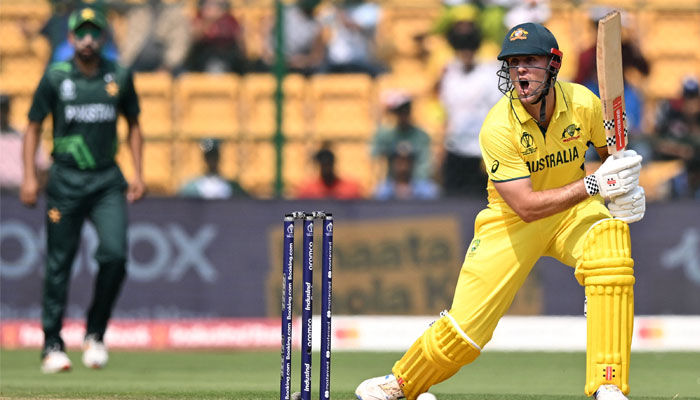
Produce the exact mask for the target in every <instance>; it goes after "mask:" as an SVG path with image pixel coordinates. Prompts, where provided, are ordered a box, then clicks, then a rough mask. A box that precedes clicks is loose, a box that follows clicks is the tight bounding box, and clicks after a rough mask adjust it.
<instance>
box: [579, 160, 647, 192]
mask: <svg viewBox="0 0 700 400" xmlns="http://www.w3.org/2000/svg"><path fill="white" fill-rule="evenodd" d="M641 170H642V156H640V155H638V154H637V152H636V151H634V150H625V152H624V153H623V155H622V157H620V158H615V157H612V156H611V157H608V158H607V160H605V162H604V163H603V164H602V165H601V166H600V167H599V168H598V170H597V171H595V172H594V173H592V174H591V175H588V176H587V177H585V178H584V183H585V185H586V192H588V194H589V195H590V196H593V195H595V194H597V193H600V195H601V196H603V198H605V199H609V198H611V197H616V196H620V195H623V194H625V193H628V192H629V191H631V190H632V189H634V188H635V187H637V186H639V171H641Z"/></svg>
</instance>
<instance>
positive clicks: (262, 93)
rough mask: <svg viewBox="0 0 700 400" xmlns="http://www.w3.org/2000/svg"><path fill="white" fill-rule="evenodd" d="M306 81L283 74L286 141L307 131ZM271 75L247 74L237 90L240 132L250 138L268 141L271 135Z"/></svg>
mask: <svg viewBox="0 0 700 400" xmlns="http://www.w3.org/2000/svg"><path fill="white" fill-rule="evenodd" d="M307 86H308V84H307V81H306V79H305V78H304V77H303V76H301V75H296V74H294V75H287V76H286V78H285V80H284V84H283V91H284V108H283V109H284V114H283V125H282V129H283V132H284V134H285V136H286V137H287V138H302V137H304V136H305V135H306V133H307V132H308V130H309V128H308V117H307V114H308V111H307V104H306V94H307ZM276 87H277V82H276V80H275V77H274V76H273V75H271V74H248V75H246V76H245V78H244V79H243V86H242V88H241V95H242V107H244V112H243V114H242V115H244V118H243V120H242V125H243V130H244V132H246V133H247V135H248V136H249V137H252V138H268V139H269V138H271V137H272V135H273V134H274V132H275V112H276V110H275V98H274V96H275V90H276Z"/></svg>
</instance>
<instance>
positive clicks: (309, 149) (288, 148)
mask: <svg viewBox="0 0 700 400" xmlns="http://www.w3.org/2000/svg"><path fill="white" fill-rule="evenodd" d="M239 146H240V148H239V149H238V152H239V159H238V161H239V165H240V169H239V171H240V173H239V174H238V177H239V182H240V184H241V185H242V186H243V187H244V188H245V189H246V190H248V191H249V192H250V193H253V194H254V195H255V196H258V197H270V196H272V195H273V194H274V183H275V177H276V176H275V169H276V149H275V145H274V143H273V142H271V141H260V140H255V141H245V142H240V143H239ZM314 151H315V148H314V147H313V145H312V144H310V143H309V142H303V141H290V142H287V143H286V144H285V145H284V148H283V153H282V179H283V182H284V186H285V187H284V191H285V193H286V194H288V195H289V194H290V193H291V192H292V191H293V189H294V184H295V183H296V182H299V181H300V180H306V179H309V178H310V177H313V176H314V174H315V173H317V172H316V170H315V169H314V163H313V159H312V157H313V154H314Z"/></svg>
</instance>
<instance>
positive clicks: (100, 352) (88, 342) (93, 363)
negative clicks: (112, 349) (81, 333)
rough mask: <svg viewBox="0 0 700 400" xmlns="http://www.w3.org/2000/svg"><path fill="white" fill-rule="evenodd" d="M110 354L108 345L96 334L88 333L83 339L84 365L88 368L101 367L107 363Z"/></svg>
mask: <svg viewBox="0 0 700 400" xmlns="http://www.w3.org/2000/svg"><path fill="white" fill-rule="evenodd" d="M107 360H109V354H108V353H107V347H105V344H104V342H103V341H101V340H97V338H96V337H95V336H92V335H88V336H86V337H85V340H84V341H83V365H85V366H86V367H88V368H93V369H100V368H102V367H104V366H105V365H106V364H107Z"/></svg>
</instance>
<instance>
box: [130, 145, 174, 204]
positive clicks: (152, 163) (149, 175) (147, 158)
mask: <svg viewBox="0 0 700 400" xmlns="http://www.w3.org/2000/svg"><path fill="white" fill-rule="evenodd" d="M131 160H132V159H131V151H130V150H129V146H128V144H127V143H126V142H122V143H121V144H120V146H119V151H118V152H117V162H118V163H119V166H120V167H121V169H122V171H123V173H124V176H125V177H126V179H127V180H129V179H131V177H133V174H134V170H133V164H132V161H131ZM142 169H143V179H144V181H145V183H146V187H147V190H148V193H149V194H155V195H171V194H173V193H174V192H175V190H174V189H175V188H174V184H175V181H174V178H173V173H172V172H173V145H172V141H170V140H147V141H145V142H144V145H143V166H142Z"/></svg>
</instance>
